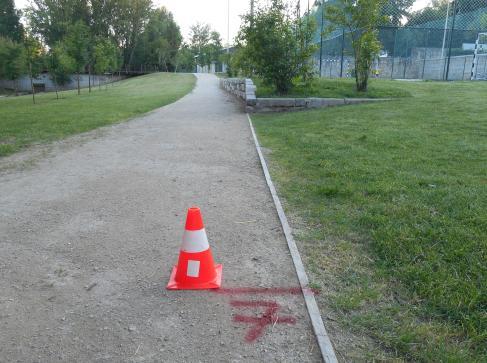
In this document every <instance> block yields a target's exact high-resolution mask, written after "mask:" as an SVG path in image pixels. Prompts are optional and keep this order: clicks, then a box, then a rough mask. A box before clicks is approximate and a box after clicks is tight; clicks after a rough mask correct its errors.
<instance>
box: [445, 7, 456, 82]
mask: <svg viewBox="0 0 487 363" xmlns="http://www.w3.org/2000/svg"><path fill="white" fill-rule="evenodd" d="M456 17H457V1H456V0H454V1H453V22H452V26H451V31H450V47H449V48H450V49H449V50H448V63H447V66H446V76H445V80H447V81H448V76H449V75H450V59H451V47H452V45H453V32H454V31H455V19H456Z"/></svg>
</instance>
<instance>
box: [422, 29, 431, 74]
mask: <svg viewBox="0 0 487 363" xmlns="http://www.w3.org/2000/svg"><path fill="white" fill-rule="evenodd" d="M429 36H430V31H429V30H428V32H427V33H426V44H425V47H424V58H423V72H422V73H421V79H423V80H424V69H425V68H426V53H427V52H428V40H429Z"/></svg>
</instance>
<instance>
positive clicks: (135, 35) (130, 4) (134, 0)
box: [112, 0, 152, 66]
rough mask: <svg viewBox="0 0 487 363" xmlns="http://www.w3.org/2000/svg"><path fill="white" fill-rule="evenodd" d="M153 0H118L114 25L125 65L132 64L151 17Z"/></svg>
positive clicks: (114, 14)
mask: <svg viewBox="0 0 487 363" xmlns="http://www.w3.org/2000/svg"><path fill="white" fill-rule="evenodd" d="M151 5H152V2H151V0H118V2H117V6H116V7H115V10H114V12H113V20H112V24H113V25H112V27H113V32H114V37H115V40H116V43H117V44H119V45H120V46H121V48H122V54H123V59H124V64H125V65H129V66H130V65H131V64H132V62H133V58H134V52H135V49H136V47H137V45H138V43H139V42H140V41H141V39H142V38H141V34H142V33H143V30H144V27H145V25H146V24H147V21H148V19H149V14H150V12H151Z"/></svg>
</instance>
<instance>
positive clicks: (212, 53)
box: [190, 24, 222, 66]
mask: <svg viewBox="0 0 487 363" xmlns="http://www.w3.org/2000/svg"><path fill="white" fill-rule="evenodd" d="M190 47H191V51H192V52H193V56H194V58H195V60H196V63H197V64H199V65H200V66H208V65H210V64H211V63H212V62H219V61H220V60H221V59H220V57H221V54H222V44H221V38H220V34H219V33H218V32H217V31H214V30H211V28H210V26H209V25H208V24H195V25H193V26H192V27H191V33H190Z"/></svg>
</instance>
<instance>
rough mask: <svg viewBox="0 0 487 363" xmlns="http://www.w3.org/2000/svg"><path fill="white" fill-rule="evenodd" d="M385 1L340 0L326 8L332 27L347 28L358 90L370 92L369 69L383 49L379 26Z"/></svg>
mask: <svg viewBox="0 0 487 363" xmlns="http://www.w3.org/2000/svg"><path fill="white" fill-rule="evenodd" d="M383 4H384V0H340V1H339V2H338V3H337V4H336V5H332V6H329V7H327V8H326V15H325V16H326V18H327V20H328V21H330V22H331V24H332V25H331V27H330V28H331V29H332V28H335V27H342V28H345V29H346V30H348V36H349V37H350V38H351V41H352V48H353V52H354V57H355V83H356V86H357V91H367V85H368V80H369V73H370V69H371V67H372V63H373V61H374V59H375V58H376V57H377V56H378V55H379V51H380V49H381V44H380V42H379V39H378V30H377V29H378V26H379V24H380V23H381V22H382V21H383V20H384V18H383V16H381V8H382V5H383Z"/></svg>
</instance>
